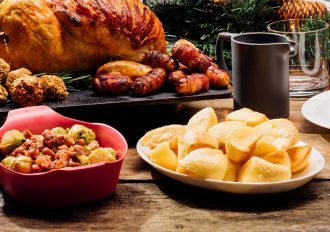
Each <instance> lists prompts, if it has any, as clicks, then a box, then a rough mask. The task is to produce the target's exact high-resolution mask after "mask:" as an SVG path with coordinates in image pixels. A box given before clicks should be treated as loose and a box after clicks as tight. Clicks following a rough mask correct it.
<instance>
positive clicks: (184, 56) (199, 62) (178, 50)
mask: <svg viewBox="0 0 330 232" xmlns="http://www.w3.org/2000/svg"><path fill="white" fill-rule="evenodd" d="M172 55H173V57H174V58H176V59H177V60H178V61H179V62H180V63H182V64H184V65H185V66H187V67H188V68H189V69H191V70H193V71H197V72H201V73H205V72H206V70H207V68H208V67H210V66H211V65H212V62H213V59H212V58H211V57H209V56H207V55H205V54H202V53H201V52H200V51H199V49H198V48H196V47H195V46H193V45H192V43H190V42H188V41H187V42H185V40H179V41H178V42H177V43H175V45H174V46H173V48H172Z"/></svg>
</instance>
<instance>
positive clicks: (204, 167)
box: [179, 148, 228, 180]
mask: <svg viewBox="0 0 330 232" xmlns="http://www.w3.org/2000/svg"><path fill="white" fill-rule="evenodd" d="M179 166H180V167H182V168H183V170H186V171H188V174H189V173H192V174H194V176H197V177H199V178H204V179H214V180H222V179H223V178H224V176H225V174H226V171H227V167H228V158H227V157H226V156H225V155H224V154H223V153H222V151H220V150H218V149H212V148H199V149H196V150H194V151H192V152H190V153H189V154H188V155H187V156H186V157H185V158H183V159H182V160H180V161H179Z"/></svg>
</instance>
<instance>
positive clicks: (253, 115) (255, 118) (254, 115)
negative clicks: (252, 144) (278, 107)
mask: <svg viewBox="0 0 330 232" xmlns="http://www.w3.org/2000/svg"><path fill="white" fill-rule="evenodd" d="M267 120H268V118H267V116H266V115H264V114H262V113H259V112H256V111H253V110H251V109H248V108H242V109H240V110H236V111H234V112H232V113H230V114H228V115H227V117H226V121H242V122H246V123H247V125H248V126H256V125H259V124H260V123H262V122H265V121H267Z"/></svg>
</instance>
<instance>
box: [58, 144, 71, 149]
mask: <svg viewBox="0 0 330 232" xmlns="http://www.w3.org/2000/svg"><path fill="white" fill-rule="evenodd" d="M58 150H69V148H68V146H67V145H62V146H59V147H58Z"/></svg>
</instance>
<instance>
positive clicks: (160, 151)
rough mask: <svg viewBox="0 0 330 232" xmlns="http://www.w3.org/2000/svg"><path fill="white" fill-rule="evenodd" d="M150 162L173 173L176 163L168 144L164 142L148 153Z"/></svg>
mask: <svg viewBox="0 0 330 232" xmlns="http://www.w3.org/2000/svg"><path fill="white" fill-rule="evenodd" d="M149 157H150V159H151V161H152V162H154V163H155V164H158V165H159V166H162V167H164V168H167V169H170V170H172V171H175V169H176V167H177V163H178V159H177V156H176V154H175V153H174V152H173V151H172V150H171V148H170V144H169V143H168V142H164V143H161V144H159V145H158V146H157V147H155V148H154V149H152V150H151V151H150V153H149Z"/></svg>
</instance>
